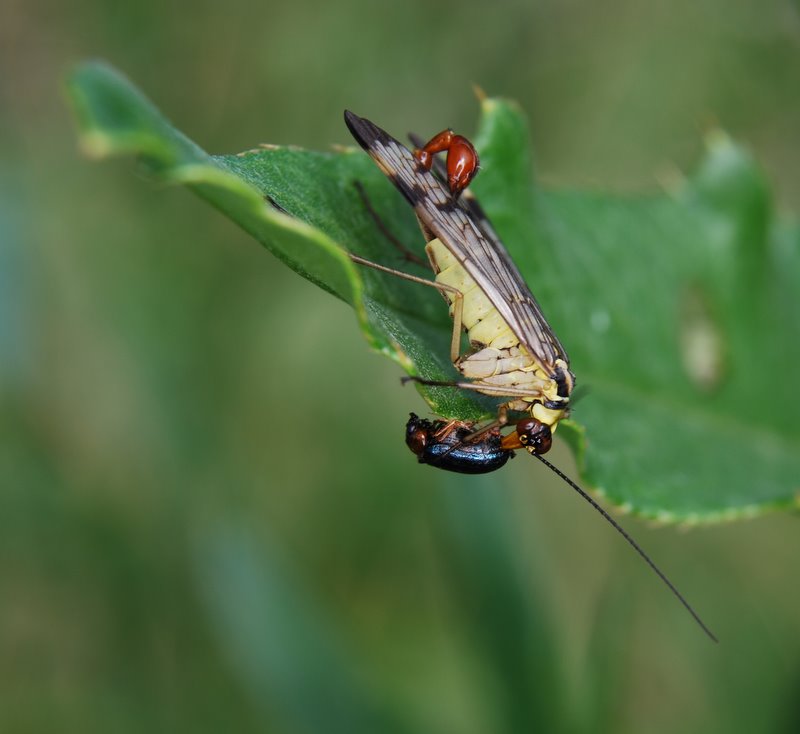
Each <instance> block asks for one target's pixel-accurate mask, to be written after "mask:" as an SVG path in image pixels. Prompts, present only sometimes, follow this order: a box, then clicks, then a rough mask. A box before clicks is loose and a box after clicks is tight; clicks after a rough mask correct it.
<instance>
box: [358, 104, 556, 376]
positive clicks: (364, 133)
mask: <svg viewBox="0 0 800 734" xmlns="http://www.w3.org/2000/svg"><path fill="white" fill-rule="evenodd" d="M344 117H345V122H346V123H347V127H348V128H350V132H351V133H352V134H353V137H354V138H355V139H356V140H357V141H358V143H359V145H361V147H362V148H364V150H366V151H367V153H369V154H370V156H371V157H372V158H373V160H374V161H375V162H376V163H377V164H378V167H379V168H380V169H381V170H382V171H383V172H384V174H386V176H387V177H388V178H389V179H390V180H391V181H392V183H393V184H394V185H395V186H396V187H397V188H398V190H399V191H400V192H401V193H402V194H403V196H405V198H406V199H407V200H408V202H409V203H410V204H411V206H412V207H413V208H414V211H415V212H416V214H417V217H418V219H419V220H420V223H421V224H422V225H423V227H424V228H425V229H427V230H429V231H430V233H432V234H433V235H434V237H437V238H438V239H439V240H441V241H442V243H443V244H444V245H445V247H447V249H448V250H450V252H451V253H452V254H453V255H454V257H455V258H456V259H457V260H458V261H459V262H460V263H461V265H462V266H463V267H464V269H465V270H466V271H467V272H468V273H469V274H470V275H471V276H472V278H473V279H474V280H475V282H476V283H477V284H478V287H479V288H481V290H483V291H484V292H485V293H486V296H487V297H488V298H489V300H490V301H491V303H492V305H493V306H494V307H495V308H496V309H497V310H498V311H499V313H500V315H501V316H502V317H503V319H504V320H505V321H506V323H508V325H509V326H510V327H511V328H512V329H513V330H514V333H515V335H516V336H517V338H518V339H519V340H520V343H521V344H522V345H523V346H524V347H525V348H526V349H527V351H528V352H529V353H530V354H531V355H532V356H533V357H534V358H535V359H537V360H538V361H539V362H540V363H541V364H542V367H544V368H545V370H547V371H548V372H552V371H553V370H554V369H555V362H556V359H559V358H560V359H563V360H564V361H565V362H566V363H567V364H569V358H568V357H567V353H566V351H565V350H564V347H563V346H562V345H561V342H560V341H559V340H558V338H557V337H556V336H555V334H553V331H552V329H551V328H550V325H549V324H548V323H547V320H546V319H545V317H544V314H543V313H542V310H541V308H540V307H539V304H538V303H537V302H536V299H535V298H534V297H533V294H532V293H531V292H530V289H529V288H528V286H527V285H526V284H525V281H524V280H523V278H522V275H521V274H520V272H519V270H518V269H517V266H516V265H515V264H514V262H513V261H512V260H511V257H510V256H509V254H508V252H506V249H505V247H503V244H502V243H501V242H500V239H499V238H498V236H497V234H496V233H495V232H494V229H493V228H492V226H491V224H490V223H489V220H488V219H487V218H486V215H485V214H484V213H483V210H482V209H481V207H480V205H478V204H477V201H475V199H474V197H468V198H466V199H465V198H464V195H463V194H462V197H461V198H462V199H463V200H464V203H461V202H460V201H457V200H455V199H454V198H453V196H452V195H451V193H450V190H449V189H448V188H447V186H446V185H445V184H443V183H442V182H441V181H439V180H438V179H437V178H436V176H434V175H433V174H432V173H431V172H430V171H428V170H426V169H425V167H424V166H423V165H422V164H421V163H420V162H419V161H418V160H417V159H416V158H415V157H414V156H413V155H412V153H411V151H409V150H408V148H406V147H405V146H404V145H402V144H401V143H399V142H398V141H397V140H395V139H394V138H393V137H392V136H391V135H389V134H388V133H386V132H385V131H383V130H381V128H379V127H378V126H377V125H375V124H373V123H372V122H370V121H369V120H366V119H364V118H362V117H358V116H357V115H354V114H353V113H352V112H349V111H345V113H344Z"/></svg>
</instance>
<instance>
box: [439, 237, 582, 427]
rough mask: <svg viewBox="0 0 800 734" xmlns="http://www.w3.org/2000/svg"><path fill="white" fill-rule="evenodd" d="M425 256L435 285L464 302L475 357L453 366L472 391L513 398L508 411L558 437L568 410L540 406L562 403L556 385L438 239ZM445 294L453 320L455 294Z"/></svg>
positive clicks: (463, 318)
mask: <svg viewBox="0 0 800 734" xmlns="http://www.w3.org/2000/svg"><path fill="white" fill-rule="evenodd" d="M425 250H426V252H427V253H428V257H429V259H430V261H431V266H432V267H433V270H434V272H435V273H436V282H437V283H439V284H441V285H445V286H448V288H449V289H453V290H455V291H458V292H459V293H461V294H462V296H463V303H462V307H461V325H462V327H463V328H464V329H465V330H466V332H467V337H468V338H469V342H470V345H471V346H472V348H473V350H474V351H472V352H470V353H468V354H465V355H463V356H461V357H459V359H458V360H457V361H456V363H455V365H456V367H457V368H458V370H459V371H460V372H461V374H462V375H463V376H464V377H465V378H467V379H468V380H470V385H471V389H474V390H476V391H478V392H481V393H483V394H485V395H492V396H495V397H510V398H512V399H511V400H510V401H509V402H508V403H506V407H507V408H508V409H510V410H516V411H521V412H527V413H530V415H532V416H533V417H534V418H536V419H537V420H539V421H541V422H542V423H545V424H547V425H548V426H550V427H551V430H553V431H554V430H555V429H556V426H557V425H558V421H559V420H561V418H563V417H564V415H565V413H566V409H564V408H559V409H553V408H547V407H545V406H544V405H543V404H542V403H543V402H547V401H554V402H559V396H558V385H557V384H556V382H555V380H553V379H552V378H551V377H550V376H549V375H548V373H547V370H545V368H544V367H543V366H542V365H541V364H539V363H538V362H537V361H536V359H535V358H534V357H533V356H532V355H531V354H530V353H529V352H528V351H527V350H526V349H525V348H524V347H523V346H522V345H521V344H520V341H519V338H518V337H517V336H516V335H515V334H514V331H513V330H512V329H511V327H510V326H509V325H508V324H507V323H506V321H505V320H504V319H503V317H502V316H501V315H500V313H499V312H498V311H497V309H496V308H495V307H494V306H493V305H492V303H491V302H490V301H489V298H488V297H487V296H486V294H485V293H484V292H483V291H482V290H481V289H480V288H479V287H478V285H477V283H476V282H475V280H474V279H473V278H472V276H471V275H470V274H469V273H467V271H466V270H465V269H464V267H463V266H462V265H461V263H460V262H459V261H458V260H457V259H456V258H455V257H454V256H453V254H452V253H451V252H450V250H448V249H447V247H445V246H444V245H443V244H442V243H441V242H440V241H439V240H438V239H434V240H431V241H430V242H429V243H428V244H427V245H426V247H425ZM442 293H443V295H444V296H445V298H446V299H447V300H448V302H449V303H450V315H451V316H454V310H455V306H454V304H455V301H456V298H455V295H454V294H453V292H452V290H443V291H442ZM565 367H566V365H565Z"/></svg>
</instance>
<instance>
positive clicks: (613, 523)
mask: <svg viewBox="0 0 800 734" xmlns="http://www.w3.org/2000/svg"><path fill="white" fill-rule="evenodd" d="M531 456H534V457H536V458H537V459H539V461H541V462H542V464H544V465H545V466H546V467H548V468H549V469H550V470H551V471H552V472H554V473H555V474H557V475H558V476H559V477H561V478H562V479H563V480H564V481H565V482H566V483H567V484H568V485H569V486H570V487H572V489H574V490H575V491H576V492H577V493H578V494H579V495H580V496H581V497H583V499H585V500H586V501H587V502H588V503H589V504H590V505H591V506H592V507H594V509H595V510H597V511H598V512H599V513H600V514H601V515H602V516H603V517H604V518H605V520H606V521H607V522H608V523H609V524H610V525H611V526H612V527H613V528H614V529H615V530H616V531H617V532H618V533H619V534H620V535H621V536H622V537H623V538H625V540H627V541H628V543H630V545H631V547H632V548H633V549H634V550H635V551H636V552H637V553H638V554H639V555H640V556H641V557H642V558H643V559H644V561H645V563H646V564H647V565H648V566H650V568H652V569H653V571H655V573H656V575H657V576H658V577H659V578H660V579H661V580H662V581H663V582H664V583H665V584H666V585H667V587H668V588H669V590H670V591H671V592H672V593H673V594H674V595H675V596H676V597H677V599H678V601H679V602H680V603H681V604H683V606H684V608H685V609H686V611H687V612H689V614H691V615H692V617H694V621H695V622H697V624H699V625H700V628H701V629H702V630H703V632H705V633H706V634H707V635H708V637H709V638H711V639H712V640H713V641H714V642H719V640H718V639H717V638H716V636H715V635H714V633H713V632H712V631H711V630H710V629H709V628H708V627H707V626H706V623H705V622H703V620H702V619H700V615H699V614H698V613H697V612H695V610H694V609H692V606H691V604H689V602H688V601H686V599H684V597H683V594H681V592H680V591H678V590H677V589H676V588H675V586H674V585H673V584H672V582H671V581H670V580H669V579H668V578H667V577H666V576H665V575H664V573H663V572H662V571H661V569H660V568H659V567H658V566H656V564H655V563H653V561H652V560H651V558H650V556H648V555H647V553H645V552H644V551H643V550H642V548H641V546H640V545H639V544H638V543H637V542H636V541H635V540H634V539H633V538H632V537H631V536H630V535H628V533H627V532H626V531H625V530H624V529H623V527H622V526H621V525H620V524H619V523H618V522H617V521H616V520H615V519H614V518H613V517H611V515H609V514H608V513H607V512H606V511H605V510H604V509H603V508H602V507H601V506H600V505H599V504H598V503H597V502H595V501H594V499H592V497H591V496H590V495H589V494H588V493H587V492H585V491H584V490H583V489H581V488H580V487H579V486H578V485H577V484H576V483H575V482H573V481H572V480H571V479H570V478H569V477H568V476H567V475H566V474H564V472H562V471H561V469H559V468H558V467H557V466H555V465H553V464H551V463H550V462H549V461H548V460H547V459H545V458H544V457H543V456H541V455H540V454H531Z"/></svg>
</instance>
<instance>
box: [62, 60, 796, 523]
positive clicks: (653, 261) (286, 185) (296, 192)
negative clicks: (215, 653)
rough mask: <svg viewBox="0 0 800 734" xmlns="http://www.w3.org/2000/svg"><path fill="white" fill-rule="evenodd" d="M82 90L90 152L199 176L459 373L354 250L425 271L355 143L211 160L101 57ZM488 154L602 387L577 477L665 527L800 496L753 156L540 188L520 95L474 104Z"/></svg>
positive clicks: (458, 404)
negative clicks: (640, 179) (626, 192)
mask: <svg viewBox="0 0 800 734" xmlns="http://www.w3.org/2000/svg"><path fill="white" fill-rule="evenodd" d="M68 91H69V96H70V99H71V101H72V104H73V106H74V108H75V112H76V116H77V119H78V123H79V130H80V136H81V141H82V144H83V147H84V148H85V149H86V151H87V152H89V153H90V154H93V155H95V156H99V157H103V156H109V155H115V154H119V153H136V154H137V155H138V156H139V157H140V159H141V160H142V162H143V163H144V164H145V165H146V166H147V167H148V169H149V170H150V171H152V173H153V174H154V175H155V176H157V177H158V178H159V179H160V180H163V181H168V182H176V183H182V184H185V185H188V186H189V187H191V188H192V189H194V190H195V191H196V192H197V193H199V194H200V195H201V196H203V197H204V198H205V199H207V200H208V201H209V202H210V203H211V204H213V205H214V206H216V207H217V208H219V209H220V210H222V211H223V212H225V213H226V214H227V215H228V216H230V217H231V218H232V219H233V220H234V221H236V222H237V223H239V224H240V225H241V226H242V227H243V228H244V229H245V230H247V231H248V232H250V233H251V234H252V235H253V236H254V237H255V238H256V239H258V241H259V242H261V243H262V244H263V245H265V246H266V247H267V248H268V249H269V250H270V251H271V252H272V253H273V254H275V255H276V256H277V257H279V258H280V259H281V260H283V261H284V262H285V263H286V264H287V265H289V266H290V267H291V268H292V269H294V270H295V271H297V272H298V273H300V274H301V275H303V276H304V277H306V278H308V279H309V280H311V281H313V282H314V283H316V284H318V285H319V286H320V287H322V288H324V289H325V290H327V291H329V292H330V293H332V294H333V295H335V296H337V297H338V298H341V299H342V300H345V301H347V302H348V303H350V304H351V305H352V306H353V308H354V309H355V311H356V315H357V318H358V320H359V324H360V326H361V329H362V331H363V333H364V335H365V337H366V339H367V340H368V342H369V343H370V344H371V345H372V346H373V347H374V348H376V349H378V350H380V351H382V352H383V353H385V354H387V355H388V356H390V357H391V358H393V359H395V360H396V361H398V362H399V363H400V364H401V365H402V366H403V368H404V369H405V370H406V371H407V372H408V373H409V374H417V375H421V376H423V377H426V378H430V379H452V377H453V376H454V374H455V373H454V370H453V367H452V365H450V364H449V359H448V356H447V355H448V345H449V334H450V328H451V325H450V322H449V320H448V317H447V309H446V307H445V306H444V304H443V302H442V299H441V297H440V296H439V295H438V294H437V293H436V292H435V291H433V289H427V288H424V287H422V286H419V285H415V284H413V283H409V282H407V281H404V280H402V279H399V278H393V277H391V276H385V275H383V274H381V273H377V272H373V271H372V270H367V269H360V268H357V267H355V266H354V265H353V264H352V263H351V261H350V260H349V259H348V258H347V256H346V253H345V251H346V250H348V251H351V252H355V253H358V254H360V255H362V256H364V257H367V258H369V259H371V260H374V261H378V262H381V263H383V264H386V265H389V266H391V267H395V268H397V269H402V270H405V271H408V272H412V273H414V274H416V275H419V276H422V277H426V278H430V274H429V272H427V270H426V268H424V267H421V266H419V265H417V264H415V263H413V262H409V261H407V259H406V258H405V257H404V256H403V254H402V253H401V252H400V250H399V249H397V248H396V247H394V246H393V245H392V244H391V243H390V242H389V241H388V240H387V238H386V237H385V236H384V235H383V234H381V232H380V231H379V230H378V227H377V225H376V224H375V222H374V220H373V218H372V217H371V216H370V215H369V213H368V212H367V211H366V209H365V207H364V204H363V202H362V201H361V199H360V197H359V196H358V193H357V191H356V188H355V185H354V183H355V182H356V181H359V182H361V183H362V185H363V186H364V188H365V189H366V191H367V194H368V196H369V199H370V201H371V202H372V205H373V207H374V208H375V209H376V210H377V211H378V212H379V213H380V216H381V218H382V220H383V221H384V222H385V224H386V226H387V227H388V228H389V229H390V230H391V232H392V233H393V234H394V235H395V236H396V237H398V238H399V239H400V240H401V241H403V242H404V243H407V245H408V247H409V248H411V249H415V250H416V251H417V252H422V244H423V243H422V240H421V236H420V234H419V231H418V229H417V226H416V223H415V220H414V217H413V215H412V212H411V211H410V209H409V208H408V206H407V205H406V203H405V202H404V200H403V199H402V197H401V196H400V195H399V194H398V193H397V192H396V191H395V190H394V189H393V187H392V186H391V184H390V183H389V182H388V181H387V180H386V179H385V178H384V176H383V175H382V174H381V173H380V172H379V171H378V170H377V168H376V167H375V166H374V165H373V163H372V162H371V161H370V159H369V158H368V157H367V156H366V155H365V154H363V153H362V152H361V151H360V150H356V149H348V150H344V151H337V152H330V153H316V152H309V151H304V150H300V149H295V148H278V147H264V148H261V149H258V150H253V151H247V152H244V153H240V154H238V155H230V156H209V155H207V154H206V153H204V152H203V151H202V150H200V149H199V148H198V147H197V146H196V145H195V144H194V143H192V142H191V141H189V140H188V139H187V138H186V137H185V136H183V135H182V134H181V133H179V132H178V131H176V130H175V129H174V128H173V127H171V126H170V125H169V123H168V122H167V121H166V120H165V119H164V118H163V117H162V116H161V115H160V113H158V111H157V110H155V108H154V107H153V106H152V104H151V103H150V102H149V101H147V100H146V99H145V98H144V97H143V96H142V95H141V94H140V93H139V92H138V91H137V90H136V89H135V88H134V87H133V86H132V85H131V84H130V82H128V81H127V80H126V79H125V78H124V77H122V76H121V75H120V74H119V73H118V72H116V71H114V70H113V69H111V68H109V67H108V66H105V65H103V64H99V63H89V64H84V65H82V66H80V67H79V68H78V69H77V70H76V71H75V72H74V73H73V74H72V76H71V77H70V79H69V82H68ZM379 122H381V121H379ZM475 141H476V144H477V146H478V148H479V150H480V151H481V160H482V172H481V174H480V176H479V177H478V178H477V179H476V181H475V183H474V185H473V189H474V191H475V192H476V194H477V195H478V196H479V197H480V199H481V202H482V204H483V206H484V208H485V209H486V210H487V212H488V213H489V215H490V216H491V217H492V219H493V222H494V224H495V226H496V228H497V230H498V232H499V234H500V235H501V237H502V238H503V239H504V242H505V243H506V245H507V247H508V250H509V252H510V253H511V255H512V257H513V258H514V259H515V261H516V262H517V264H518V265H519V267H520V269H521V271H522V272H523V274H524V275H525V276H526V278H527V280H528V283H529V285H530V286H531V289H532V290H533V292H534V293H535V294H536V295H537V298H538V299H539V301H540V303H541V304H542V306H543V308H544V310H545V313H546V314H547V315H548V318H549V319H550V321H551V323H552V325H553V327H554V328H555V330H556V333H558V334H559V336H560V338H561V340H562V342H563V343H564V345H565V346H566V348H567V350H568V351H569V353H570V356H571V361H572V368H573V371H574V372H575V374H576V375H577V378H578V381H579V385H584V386H586V387H588V394H587V396H586V397H585V399H583V400H581V401H579V402H578V403H577V405H576V407H575V410H574V420H571V421H566V422H565V423H564V424H563V427H562V428H561V429H560V431H559V435H561V436H562V437H564V438H566V440H567V441H568V443H569V444H570V445H571V446H572V447H573V449H574V451H575V452H576V455H577V457H578V462H579V467H580V471H581V475H582V477H583V479H584V481H586V482H587V483H588V484H590V485H591V486H593V487H594V488H595V489H597V490H599V491H601V492H602V493H603V494H605V495H606V496H607V497H608V499H609V500H610V501H612V502H613V503H615V504H617V505H622V506H623V507H625V508H626V509H629V510H630V511H633V512H636V513H638V514H641V515H644V516H647V517H651V518H655V519H659V520H663V521H677V520H680V521H685V522H699V521H710V520H719V519H728V518H734V517H740V516H747V515H752V514H756V513H758V512H760V511H762V510H764V509H766V508H774V507H790V506H794V505H796V496H795V492H796V487H797V477H798V476H800V431H799V430H798V427H797V421H796V419H795V414H796V412H797V411H796V408H797V398H796V395H797V390H796V388H795V386H794V383H793V380H792V379H791V373H792V369H793V366H794V364H796V363H797V361H798V358H800V310H799V309H798V291H799V290H800V273H799V272H798V265H797V262H798V260H797V253H798V243H800V230H798V228H797V226H795V225H792V224H790V223H786V222H776V221H775V217H774V216H773V213H772V208H771V201H770V194H769V191H768V187H767V185H766V183H765V181H764V180H763V177H762V175H761V173H760V171H759V169H758V167H757V166H756V165H755V164H754V163H753V161H752V160H751V158H750V157H749V156H748V155H747V153H746V152H744V151H743V150H742V149H741V148H739V147H737V146H736V145H734V144H733V143H732V142H731V141H730V140H728V139H727V138H726V137H725V136H723V135H721V134H717V135H715V136H713V137H712V138H710V139H709V144H708V154H707V157H706V160H705V161H704V162H703V163H702V164H701V166H700V167H699V169H698V171H697V173H696V174H695V175H693V176H692V177H690V178H688V179H686V180H683V181H679V182H677V183H676V184H675V185H674V186H673V188H672V190H670V191H668V192H666V193H661V194H656V195H648V196H644V195H637V196H621V195H616V194H615V195H611V194H603V193H601V192H577V191H548V190H544V189H543V188H541V187H539V186H538V185H537V184H535V183H534V181H533V179H532V166H531V156H530V152H529V151H530V147H529V141H528V133H527V126H526V124H525V121H524V118H523V116H522V115H521V114H520V111H519V110H518V109H517V107H516V106H515V105H513V104H511V103H508V102H504V101H500V100H493V99H486V100H483V101H482V120H481V125H480V129H479V132H478V134H477V136H476V138H475ZM270 200H271V201H273V202H275V203H276V204H278V205H279V206H280V207H281V208H282V209H284V210H285V211H286V212H288V213H290V215H291V216H287V215H285V214H283V213H281V212H279V211H277V210H276V209H275V208H274V207H273V206H271V205H270V203H269V201H270ZM424 395H425V397H426V399H427V400H428V402H429V403H430V405H431V407H432V409H433V410H434V411H435V412H437V413H439V414H440V415H444V416H447V417H459V418H463V419H475V418H478V417H481V416H486V415H489V414H491V412H492V404H491V402H490V401H487V400H484V399H483V398H481V397H480V396H475V395H470V394H466V393H464V392H458V391H455V390H452V389H441V388H440V389H431V390H427V391H424ZM578 421H580V422H579V423H578Z"/></svg>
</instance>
